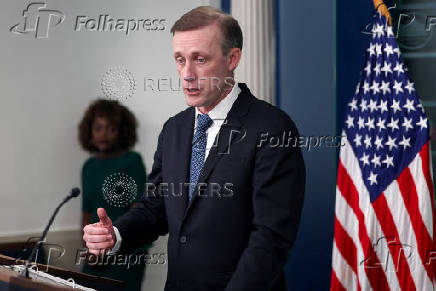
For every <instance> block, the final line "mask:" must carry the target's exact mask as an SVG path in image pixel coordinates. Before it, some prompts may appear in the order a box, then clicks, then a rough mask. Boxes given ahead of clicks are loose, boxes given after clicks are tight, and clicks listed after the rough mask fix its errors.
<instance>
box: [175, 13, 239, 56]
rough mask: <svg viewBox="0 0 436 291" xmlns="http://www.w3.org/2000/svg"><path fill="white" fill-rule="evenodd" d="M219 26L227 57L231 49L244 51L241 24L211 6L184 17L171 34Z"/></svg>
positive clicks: (224, 52)
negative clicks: (214, 25)
mask: <svg viewBox="0 0 436 291" xmlns="http://www.w3.org/2000/svg"><path fill="white" fill-rule="evenodd" d="M212 24H217V25H218V27H219V28H220V29H221V33H222V36H223V43H222V44H221V46H222V51H223V54H224V55H226V54H227V53H228V52H229V51H230V49H231V48H234V47H235V48H239V49H241V50H242V30H241V27H240V26H239V23H238V21H237V20H236V19H234V18H233V17H232V16H231V15H230V14H227V13H224V12H223V11H222V10H220V9H217V8H214V7H211V6H199V7H197V8H194V9H192V10H191V11H189V12H187V13H185V14H183V15H182V17H180V18H179V20H177V21H176V23H174V25H173V27H172V28H171V33H172V34H173V35H174V33H175V32H176V31H188V30H195V29H199V28H202V27H205V26H208V25H212Z"/></svg>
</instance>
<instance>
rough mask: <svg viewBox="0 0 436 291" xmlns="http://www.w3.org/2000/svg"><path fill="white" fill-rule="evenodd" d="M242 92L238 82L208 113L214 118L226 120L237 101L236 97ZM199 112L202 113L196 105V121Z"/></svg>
mask: <svg viewBox="0 0 436 291" xmlns="http://www.w3.org/2000/svg"><path fill="white" fill-rule="evenodd" d="M239 93H241V88H239V86H238V83H235V84H234V85H233V88H232V90H231V91H230V93H229V94H227V96H226V97H224V99H223V100H221V101H220V102H219V103H218V104H217V105H216V106H215V107H214V108H213V109H212V110H211V111H209V113H208V115H209V117H210V118H211V119H212V120H224V119H226V117H227V114H228V113H229V111H230V109H231V108H232V106H233V103H235V101H236V99H237V98H238V96H239ZM198 114H202V113H201V112H200V110H198V108H197V107H195V122H197V116H198Z"/></svg>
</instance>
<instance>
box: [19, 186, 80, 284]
mask: <svg viewBox="0 0 436 291" xmlns="http://www.w3.org/2000/svg"><path fill="white" fill-rule="evenodd" d="M79 194H80V189H79V188H73V189H72V190H71V193H70V195H68V196H67V197H65V198H64V200H63V201H62V202H61V203H60V204H59V206H58V207H56V209H55V211H54V212H53V215H52V216H51V217H50V220H49V221H48V224H47V226H46V227H45V229H44V231H43V233H42V236H41V239H40V240H39V241H38V242H37V243H36V246H35V247H34V248H33V249H32V252H31V253H30V255H29V257H28V258H27V260H26V265H25V266H24V269H23V270H22V271H21V272H20V275H19V276H20V277H22V278H29V266H30V264H31V262H32V260H33V257H34V256H35V254H36V252H37V251H38V250H39V248H40V246H41V244H42V243H43V242H44V240H45V237H46V236H47V232H48V230H49V229H50V226H51V225H52V223H53V220H54V218H55V216H56V214H58V212H59V209H60V208H61V207H62V206H63V205H64V204H65V203H67V202H68V201H69V200H70V199H71V198H74V197H77V196H79Z"/></svg>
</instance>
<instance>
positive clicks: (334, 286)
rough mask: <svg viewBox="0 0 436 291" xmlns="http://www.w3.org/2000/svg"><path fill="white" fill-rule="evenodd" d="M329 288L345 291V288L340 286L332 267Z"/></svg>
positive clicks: (333, 290)
mask: <svg viewBox="0 0 436 291" xmlns="http://www.w3.org/2000/svg"><path fill="white" fill-rule="evenodd" d="M331 280H332V281H331V284H330V290H331V291H347V289H345V288H344V286H342V284H341V282H339V280H338V277H336V272H335V270H333V269H332V278H331Z"/></svg>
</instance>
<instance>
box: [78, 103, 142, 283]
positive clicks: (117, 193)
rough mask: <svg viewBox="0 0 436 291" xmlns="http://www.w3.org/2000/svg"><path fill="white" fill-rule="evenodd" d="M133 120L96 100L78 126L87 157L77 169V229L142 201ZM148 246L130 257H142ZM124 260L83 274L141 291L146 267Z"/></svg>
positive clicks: (117, 108)
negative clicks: (79, 180) (101, 210)
mask: <svg viewBox="0 0 436 291" xmlns="http://www.w3.org/2000/svg"><path fill="white" fill-rule="evenodd" d="M136 127H137V122H136V119H135V116H134V115H133V114H132V113H131V112H130V111H129V110H128V109H127V108H126V107H125V106H123V105H121V104H120V103H119V102H118V101H114V100H103V99H99V100H96V101H94V102H93V103H92V104H91V105H90V106H89V107H88V109H87V111H86V112H85V115H84V116H83V118H82V121H81V122H80V124H79V141H80V144H81V146H82V148H83V149H84V150H86V151H88V152H89V153H90V154H91V155H92V156H91V157H90V158H88V159H87V161H86V162H85V163H84V165H83V168H82V191H83V200H82V202H83V203H82V211H83V212H82V229H83V227H84V226H85V225H87V224H90V223H95V222H98V221H99V218H98V216H97V208H100V207H101V208H104V209H105V210H106V212H107V214H108V216H109V217H110V218H111V219H112V221H115V220H116V219H118V217H120V216H121V215H123V214H124V213H125V212H126V211H128V210H129V208H130V207H132V206H133V205H134V203H135V202H136V201H138V200H140V199H141V196H142V194H143V192H144V187H145V183H146V172H145V166H144V163H143V161H142V158H141V156H140V154H139V153H137V152H134V151H131V148H132V147H133V146H134V144H135V143H136V141H137V135H136ZM149 247H150V245H146V246H144V247H142V248H140V249H137V250H136V251H135V253H136V254H138V256H140V255H141V254H145V253H146V252H147V249H148V248H149ZM122 261H123V260H118V261H117V260H106V263H104V262H100V263H95V262H91V260H90V261H89V262H88V263H85V265H84V268H83V272H85V273H88V274H91V275H94V276H100V277H107V278H112V279H116V280H121V281H125V282H126V288H125V290H129V291H130V290H141V283H142V278H143V274H144V268H145V261H144V260H141V261H139V262H137V263H136V264H134V265H132V264H129V265H127V264H123V262H122Z"/></svg>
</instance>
